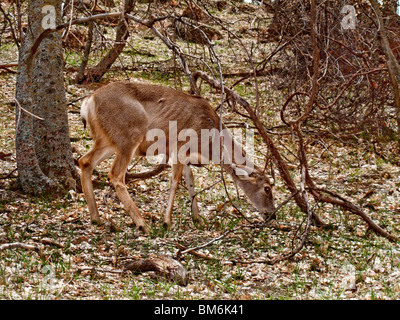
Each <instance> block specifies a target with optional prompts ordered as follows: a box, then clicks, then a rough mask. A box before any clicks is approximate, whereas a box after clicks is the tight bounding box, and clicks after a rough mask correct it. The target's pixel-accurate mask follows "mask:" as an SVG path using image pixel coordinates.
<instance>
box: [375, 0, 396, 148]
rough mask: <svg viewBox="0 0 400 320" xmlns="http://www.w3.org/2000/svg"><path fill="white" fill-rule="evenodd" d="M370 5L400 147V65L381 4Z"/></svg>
mask: <svg viewBox="0 0 400 320" xmlns="http://www.w3.org/2000/svg"><path fill="white" fill-rule="evenodd" d="M370 3H371V6H372V8H373V9H374V11H375V14H376V17H377V19H378V28H379V29H378V34H379V41H380V44H381V47H382V50H383V52H384V54H385V57H386V65H387V67H388V71H389V78H390V82H391V84H392V87H393V94H394V105H395V109H396V110H395V111H396V120H397V139H398V145H399V146H400V86H399V84H400V64H399V62H398V61H397V59H396V57H395V56H394V53H393V51H392V48H391V47H390V42H389V38H388V35H387V30H386V28H385V23H384V21H383V16H382V11H381V8H380V4H379V3H378V1H377V0H370Z"/></svg>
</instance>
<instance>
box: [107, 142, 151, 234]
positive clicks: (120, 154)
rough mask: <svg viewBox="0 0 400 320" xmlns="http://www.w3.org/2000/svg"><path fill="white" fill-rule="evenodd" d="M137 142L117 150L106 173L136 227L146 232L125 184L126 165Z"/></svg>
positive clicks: (145, 227) (142, 220) (146, 229)
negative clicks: (132, 145) (130, 146)
mask: <svg viewBox="0 0 400 320" xmlns="http://www.w3.org/2000/svg"><path fill="white" fill-rule="evenodd" d="M138 145H139V144H137V145H135V146H134V147H132V148H131V149H122V148H121V150H118V151H117V153H116V156H115V160H114V163H113V165H112V167H111V170H110V172H109V173H108V177H109V179H110V181H111V183H112V184H113V185H114V188H115V191H116V193H117V196H118V198H119V200H120V201H121V202H122V204H123V206H124V208H125V210H126V211H127V212H128V214H129V215H130V216H131V218H132V220H133V222H134V223H135V225H136V227H137V228H138V229H139V230H141V231H143V232H145V233H147V232H148V228H147V226H146V223H145V221H144V219H143V217H142V216H141V214H140V211H139V209H138V207H137V206H136V204H135V202H134V201H133V200H132V198H131V196H130V195H129V192H128V189H127V188H126V185H125V174H126V170H127V168H128V165H129V163H130V161H131V158H132V155H133V153H134V151H135V150H136V148H137V147H138Z"/></svg>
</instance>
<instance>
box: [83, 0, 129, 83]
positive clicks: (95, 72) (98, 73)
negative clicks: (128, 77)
mask: <svg viewBox="0 0 400 320" xmlns="http://www.w3.org/2000/svg"><path fill="white" fill-rule="evenodd" d="M134 5H135V1H134V0H125V2H124V8H123V10H124V12H125V14H128V13H130V12H131V11H132V10H133V7H134ZM128 38H129V30H128V20H125V19H121V21H120V22H119V24H118V26H117V34H116V37H115V42H114V46H113V47H112V48H111V49H110V51H109V52H108V53H107V55H106V56H105V57H104V58H103V59H102V60H101V61H100V62H99V63H98V64H97V65H96V66H95V67H93V68H92V69H90V70H89V71H88V72H87V75H86V77H81V78H79V79H77V80H78V83H82V82H83V81H84V80H86V79H89V80H91V81H96V82H97V81H100V79H101V78H102V77H103V76H104V74H105V73H106V72H107V70H108V69H109V68H110V67H111V66H112V65H113V63H114V62H115V61H116V60H117V59H118V57H119V55H120V54H121V52H122V51H123V50H124V48H125V45H126V41H127V40H128Z"/></svg>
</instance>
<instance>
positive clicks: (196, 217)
mask: <svg viewBox="0 0 400 320" xmlns="http://www.w3.org/2000/svg"><path fill="white" fill-rule="evenodd" d="M183 178H184V179H185V182H186V185H187V188H188V191H189V197H190V201H191V204H192V206H191V209H192V219H193V221H194V222H197V223H199V224H200V225H204V222H203V219H202V218H201V217H200V211H199V206H198V204H197V200H196V192H195V191H194V177H193V172H192V169H191V168H190V166H189V165H185V166H184V167H183Z"/></svg>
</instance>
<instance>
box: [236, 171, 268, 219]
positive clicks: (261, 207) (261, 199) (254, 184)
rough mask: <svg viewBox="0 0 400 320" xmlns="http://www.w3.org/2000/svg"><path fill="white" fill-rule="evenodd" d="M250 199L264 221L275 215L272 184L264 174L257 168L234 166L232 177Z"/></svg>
mask: <svg viewBox="0 0 400 320" xmlns="http://www.w3.org/2000/svg"><path fill="white" fill-rule="evenodd" d="M232 176H233V177H234V179H235V181H236V183H237V184H238V185H239V187H240V188H241V189H242V190H243V191H244V193H245V194H246V196H247V197H248V198H249V199H250V201H251V202H252V204H253V205H254V207H255V208H256V209H257V210H258V211H259V212H260V214H261V216H262V218H263V219H265V218H266V217H267V216H268V215H270V214H272V213H274V211H275V206H274V197H273V195H272V184H271V183H270V181H269V179H268V178H267V177H266V176H265V174H264V172H263V171H262V170H260V169H259V168H257V167H255V168H254V169H253V168H252V170H249V169H248V168H247V167H243V166H240V168H239V166H234V174H233V175H232Z"/></svg>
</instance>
